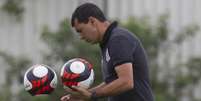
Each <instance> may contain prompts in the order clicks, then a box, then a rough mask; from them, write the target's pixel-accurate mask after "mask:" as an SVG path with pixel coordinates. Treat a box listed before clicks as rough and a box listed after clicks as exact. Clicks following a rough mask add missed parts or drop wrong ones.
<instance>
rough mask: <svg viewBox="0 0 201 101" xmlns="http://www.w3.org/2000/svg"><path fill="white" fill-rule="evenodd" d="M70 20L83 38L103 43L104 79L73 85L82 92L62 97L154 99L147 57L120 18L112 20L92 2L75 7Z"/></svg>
mask: <svg viewBox="0 0 201 101" xmlns="http://www.w3.org/2000/svg"><path fill="white" fill-rule="evenodd" d="M71 24H72V26H73V27H74V28H75V30H76V31H77V32H78V33H80V36H81V39H83V40H85V41H87V42H89V43H92V44H96V43H99V44H100V48H101V52H102V74H103V78H104V81H103V83H101V84H100V85H98V86H96V87H94V88H91V89H84V88H82V87H75V86H74V87H73V88H74V89H76V90H77V92H78V93H79V94H76V95H75V94H71V95H70V94H69V95H66V96H63V97H62V98H61V101H78V100H80V99H81V100H92V101H97V100H98V99H99V98H102V97H108V101H153V95H152V91H151V87H150V83H149V77H148V76H149V75H148V66H147V57H146V54H145V51H144V49H143V47H142V45H141V43H140V41H139V39H138V38H137V37H136V36H134V35H133V33H131V32H129V31H127V30H126V29H123V28H120V27H118V26H117V22H113V23H110V22H109V21H108V20H107V19H106V18H105V16H104V14H103V12H102V11H101V10H100V9H99V8H98V7H97V6H96V5H94V4H91V3H85V4H82V5H80V6H79V7H78V8H77V9H76V10H75V11H74V13H73V15H72V19H71Z"/></svg>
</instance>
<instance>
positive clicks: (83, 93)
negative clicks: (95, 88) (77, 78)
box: [72, 86, 92, 100]
mask: <svg viewBox="0 0 201 101" xmlns="http://www.w3.org/2000/svg"><path fill="white" fill-rule="evenodd" d="M72 88H73V89H75V90H76V92H77V93H76V94H72V96H73V97H76V98H80V99H83V100H89V99H90V98H91V95H92V93H91V92H89V91H88V90H87V89H86V88H83V87H81V86H72Z"/></svg>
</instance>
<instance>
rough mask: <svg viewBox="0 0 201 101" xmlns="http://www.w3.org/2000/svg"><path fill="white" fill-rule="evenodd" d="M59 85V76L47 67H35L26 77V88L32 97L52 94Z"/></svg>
mask: <svg viewBox="0 0 201 101" xmlns="http://www.w3.org/2000/svg"><path fill="white" fill-rule="evenodd" d="M56 85H57V75H56V73H55V71H54V70H53V69H51V68H50V67H48V66H46V65H41V64H39V65H34V66H32V67H31V68H29V69H28V70H27V71H26V73H25V75H24V87H25V90H26V91H28V92H29V93H30V94H31V95H33V96H35V95H41V94H50V93H51V92H52V91H53V90H54V89H55V88H56Z"/></svg>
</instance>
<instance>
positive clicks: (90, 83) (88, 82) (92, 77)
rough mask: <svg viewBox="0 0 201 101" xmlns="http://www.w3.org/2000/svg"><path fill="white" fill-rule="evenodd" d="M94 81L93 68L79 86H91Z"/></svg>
mask: <svg viewBox="0 0 201 101" xmlns="http://www.w3.org/2000/svg"><path fill="white" fill-rule="evenodd" d="M93 81H94V71H93V70H91V73H90V76H89V78H87V79H86V80H83V81H81V82H79V83H78V86H82V87H84V88H89V87H90V86H91V85H92V84H93Z"/></svg>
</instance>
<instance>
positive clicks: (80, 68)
mask: <svg viewBox="0 0 201 101" xmlns="http://www.w3.org/2000/svg"><path fill="white" fill-rule="evenodd" d="M70 70H71V71H72V72H73V73H76V74H80V73H82V72H84V70H85V65H84V64H83V63H82V62H80V61H75V62H73V63H71V65H70Z"/></svg>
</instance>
